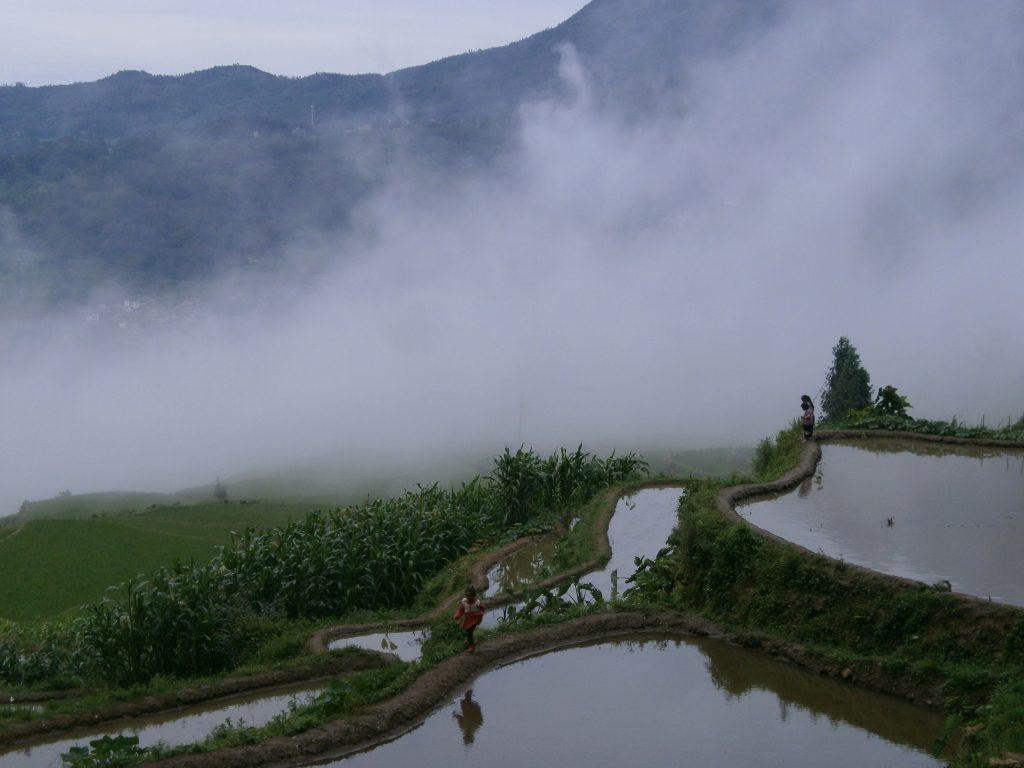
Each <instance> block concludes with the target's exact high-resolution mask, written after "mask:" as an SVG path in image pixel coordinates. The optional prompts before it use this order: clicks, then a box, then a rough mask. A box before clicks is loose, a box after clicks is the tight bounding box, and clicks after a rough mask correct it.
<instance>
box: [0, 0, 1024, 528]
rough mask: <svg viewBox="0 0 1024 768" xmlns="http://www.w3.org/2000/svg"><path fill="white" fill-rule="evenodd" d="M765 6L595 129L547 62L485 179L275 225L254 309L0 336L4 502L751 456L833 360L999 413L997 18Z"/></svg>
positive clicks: (1014, 378)
mask: <svg viewBox="0 0 1024 768" xmlns="http://www.w3.org/2000/svg"><path fill="white" fill-rule="evenodd" d="M786 8H787V9H788V12H786V13H783V14H782V15H781V16H780V17H779V19H778V20H777V21H776V23H774V24H772V25H771V26H769V27H766V28H765V29H764V30H763V31H762V32H761V33H760V34H757V35H754V36H752V37H751V38H750V39H748V40H746V41H745V43H744V44H743V45H741V46H737V47H736V48H735V49H734V50H731V51H729V52H728V53H727V54H723V55H717V56H711V57H708V58H706V59H701V60H699V61H695V62H692V63H691V65H690V67H689V69H688V71H687V72H686V73H685V75H686V77H685V78H683V77H679V78H676V82H680V83H684V84H685V88H686V91H685V93H684V94H667V96H673V97H679V96H681V98H667V99H666V101H668V102H671V103H684V104H686V109H685V110H684V112H683V113H681V114H677V113H669V112H666V113H664V114H661V115H652V116H650V118H649V119H645V120H640V121H638V120H636V119H625V118H624V117H623V116H621V115H618V114H616V113H615V112H614V110H609V109H607V108H606V107H604V106H598V104H599V103H600V100H598V99H595V98H593V93H592V87H593V86H592V84H591V80H590V78H589V77H588V73H587V71H586V68H585V67H584V66H582V65H581V64H580V62H579V61H578V60H577V58H576V57H575V56H574V54H573V51H572V50H571V49H565V50H563V51H562V55H563V70H562V75H563V77H564V78H565V80H566V83H567V85H568V86H569V90H570V92H571V93H572V94H573V95H572V96H571V97H570V98H569V99H567V100H565V101H559V102H540V103H532V104H524V105H523V106H522V128H521V132H520V135H519V136H518V140H517V142H516V148H515V150H514V151H513V153H512V154H511V155H510V156H509V157H508V158H506V160H505V162H504V163H503V164H501V165H500V167H499V170H494V169H490V170H488V171H487V172H486V173H485V172H472V171H468V172H464V173H458V174H456V173H455V172H451V173H447V174H445V175H444V176H443V177H442V178H432V177H430V176H429V175H426V176H417V175H416V173H414V172H413V171H412V170H410V169H406V170H407V172H405V173H401V174H396V177H395V178H396V182H395V183H392V184H389V185H385V186H384V187H383V188H382V189H380V190H379V191H378V192H377V194H375V195H374V196H373V198H372V199H371V200H369V201H368V202H367V203H366V204H365V205H364V206H363V207H362V209H361V210H360V211H359V213H358V215H357V216H356V217H355V218H356V220H357V221H358V222H359V227H358V228H357V229H356V230H355V231H354V232H352V233H351V235H350V236H348V237H346V238H344V239H330V238H326V239H325V238H323V237H320V238H318V237H317V234H318V233H311V232H302V231H296V232H295V237H294V242H293V244H292V246H291V247H290V249H289V256H290V257H294V258H295V259H296V260H297V261H301V260H302V259H304V258H306V257H307V256H309V255H310V254H309V252H310V251H314V250H315V251H316V252H317V255H318V256H322V257H327V259H328V260H332V261H333V262H334V263H336V267H334V268H333V269H331V270H330V271H329V272H328V273H326V274H325V275H324V276H323V279H322V280H321V281H320V282H319V284H318V285H317V286H316V287H315V288H308V289H304V291H305V292H304V293H303V294H302V296H301V298H300V300H298V301H295V302H292V303H290V304H289V303H285V302H283V303H282V304H281V305H279V306H278V307H277V308H276V309H275V310H274V311H273V312H271V313H266V312H263V311H261V310H259V309H256V308H254V309H253V310H252V311H250V312H239V311H237V310H235V311H232V312H230V313H227V312H224V311H223V307H224V306H225V305H226V303H227V302H226V300H225V297H227V296H230V295H232V294H234V293H236V292H237V291H238V290H240V289H239V287H238V286H237V285H233V284H224V285H214V286H210V289H209V294H208V296H207V297H206V298H205V299H204V300H203V301H201V302H200V305H199V309H198V310H197V313H196V316H195V317H194V318H193V319H192V320H191V322H190V323H188V324H185V325H181V326H178V327H172V328H164V329H153V330H152V331H150V332H148V333H147V334H146V335H144V336H143V337H142V338H135V337H133V338H132V339H131V340H130V341H124V342H123V343H122V342H119V343H116V344H114V343H111V344H107V343H98V342H95V341H94V340H91V339H90V338H89V337H88V336H87V335H86V334H85V332H84V331H83V329H82V318H81V317H80V316H76V315H71V316H68V317H36V318H32V319H31V320H26V321H25V322H24V323H23V324H22V325H21V326H20V330H19V331H18V332H17V333H14V332H11V333H4V334H3V335H0V346H2V347H3V349H2V352H3V354H2V355H0V374H2V377H0V381H2V382H3V387H4V389H3V392H4V397H3V399H2V403H3V405H4V406H5V407H6V413H5V414H4V418H3V423H4V428H3V429H2V430H0V497H2V499H7V500H9V501H6V502H4V503H5V504H6V505H7V506H8V510H9V511H14V510H13V509H10V506H11V505H12V504H13V506H15V507H16V505H17V501H19V500H20V499H24V498H29V499H36V498H45V497H49V496H52V495H54V494H55V493H56V492H57V491H58V490H60V489H64V488H67V489H70V490H73V491H74V492H87V491H100V490H175V489H176V488H180V487H185V486H189V485H196V484H200V483H212V482H213V480H214V478H215V477H217V476H220V477H224V478H231V477H232V476H235V475H236V474H239V473H244V472H246V471H249V470H253V469H257V468H261V467H272V466H276V465H282V464H285V463H287V462H290V461H299V460H302V459H313V458H316V457H323V456H332V457H334V461H335V466H342V465H352V464H359V465H360V466H362V465H364V464H369V463H373V462H378V464H379V466H391V467H394V466H397V465H398V464H399V463H401V462H403V461H406V460H409V461H414V460H415V459H417V458H419V459H423V458H425V457H426V458H431V457H438V456H442V455H444V454H446V453H447V452H452V451H457V450H459V449H460V448H463V449H465V448H466V447H471V448H472V449H473V450H478V451H481V452H484V453H486V454H488V455H496V454H499V453H500V452H501V450H502V449H503V447H504V446H506V445H510V446H513V447H514V446H517V445H518V444H519V443H526V444H528V445H532V446H535V447H537V448H538V450H541V451H542V452H544V451H547V450H550V449H553V448H554V447H557V446H560V445H564V446H568V447H570V448H571V447H574V446H575V445H576V444H577V443H580V442H582V443H583V444H584V445H585V447H590V448H601V449H604V448H610V447H615V448H616V449H618V450H620V451H626V450H640V451H643V450H647V449H648V448H652V447H670V448H700V447H714V446H733V445H746V446H751V445H755V444H756V443H757V442H758V440H760V439H761V438H763V437H765V436H768V435H773V434H775V432H777V431H778V430H779V429H781V428H782V427H784V426H785V425H786V424H788V423H789V422H790V420H791V419H795V418H796V417H797V416H798V415H799V396H800V395H801V394H804V393H808V394H810V395H811V397H812V398H814V399H815V401H817V400H818V397H819V393H820V391H821V388H822V386H823V385H824V383H825V377H826V374H827V371H828V368H829V365H830V364H831V361H832V347H833V346H834V345H835V344H836V342H837V341H838V339H839V338H840V336H847V337H849V339H850V340H851V342H852V343H853V344H854V346H855V347H856V348H857V350H858V351H859V353H860V356H861V359H862V362H863V364H864V365H865V367H866V368H867V370H868V371H869V373H870V375H871V383H872V385H873V386H875V387H879V386H884V385H894V386H896V387H897V388H898V389H899V391H900V393H901V394H904V395H906V396H907V397H908V398H909V400H910V402H911V404H912V406H913V410H912V411H911V414H912V415H914V416H918V417H921V418H929V419H945V420H948V419H951V418H954V417H956V418H958V419H960V420H963V421H967V422H968V423H979V422H981V421H982V420H983V419H985V420H987V423H988V424H990V425H991V424H993V423H1005V422H1006V421H1007V420H1008V419H1011V418H1012V419H1014V420H1016V419H1017V418H1019V417H1020V416H1021V414H1022V412H1024V396H1022V394H1021V393H1024V345H1021V344H1020V342H1019V333H1020V328H1021V327H1024V302H1022V301H1021V300H1020V286H1022V285H1024V259H1022V258H1021V257H1020V253H1021V244H1022V243H1024V217H1022V216H1021V215H1020V211H1021V210H1022V209H1024V163H1022V162H1020V152H1021V147H1022V146H1024V141H1022V139H1024V113H1022V111H1021V106H1020V93H1021V92H1022V85H1024V68H1022V65H1021V59H1020V55H1019V39H1020V31H1021V29H1022V19H1021V13H1020V11H1019V9H1018V8H1017V5H1016V3H1011V2H1005V3H1001V2H992V3H988V4H986V5H985V6H984V12H979V10H978V7H977V6H975V5H970V6H967V5H965V4H963V3H960V2H959V0H906V2H901V3H898V4H892V3H889V2H888V1H887V0H865V1H864V2H860V3H856V4H845V3H827V4H822V3H816V2H810V1H809V0H807V1H806V2H805V1H804V0H789V2H787V3H786ZM633 117H634V118H635V116H633ZM339 151H340V150H339ZM239 193H242V190H240V191H239ZM0 224H2V220H0ZM2 234H3V233H2V232H0V235H2ZM7 236H8V242H15V240H14V239H13V238H12V236H11V234H10V233H9V232H8V235H7ZM280 282H286V281H280ZM420 479H422V480H428V481H429V480H430V479H431V478H420ZM0 510H3V506H0Z"/></svg>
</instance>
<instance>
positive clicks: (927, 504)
mask: <svg viewBox="0 0 1024 768" xmlns="http://www.w3.org/2000/svg"><path fill="white" fill-rule="evenodd" d="M821 454H822V455H821V463H820V464H819V466H818V471H817V473H816V475H815V477H814V478H813V479H808V480H807V481H805V482H804V483H803V484H802V485H801V486H800V487H799V488H798V489H797V490H795V491H792V492H790V493H788V494H786V495H783V496H780V497H778V498H775V499H771V500H767V501H758V502H754V503H751V504H747V505H743V506H740V507H738V508H737V510H736V511H737V512H738V513H739V514H741V515H742V516H743V517H744V518H745V519H747V520H749V521H750V522H751V523H753V524H754V525H757V526H758V527H760V528H763V529H765V530H768V531H771V532H772V533H775V534H776V535H778V536H781V537H783V538H785V539H788V540H790V541H792V542H794V543H796V544H799V545H801V546H803V547H806V548H807V549H810V550H812V551H820V552H822V553H824V554H826V555H828V556H830V557H835V558H841V559H843V560H846V561H847V562H852V563H856V564H858V565H863V566H866V567H868V568H872V569H875V570H878V571H881V572H883V573H887V574H890V575H894V576H902V577H905V578H910V579H915V580H918V581H922V582H925V583H928V584H933V583H936V582H938V581H942V580H947V581H949V582H950V584H951V585H952V588H953V590H954V591H956V592H963V593H966V594H969V595H974V596H977V597H982V598H986V599H988V598H991V599H992V600H996V601H1002V602H1007V603H1012V604H1015V605H1024V569H1022V568H1021V567H1020V562H1021V552H1024V453H1022V452H1020V451H1015V452H1003V453H999V454H994V453H992V451H991V450H988V451H982V450H969V449H964V448H960V447H957V448H956V449H953V448H948V447H931V446H922V445H921V444H917V443H912V442H907V443H896V442H894V441H887V440H877V441H858V442H857V443H855V444H826V445H823V446H822V447H821Z"/></svg>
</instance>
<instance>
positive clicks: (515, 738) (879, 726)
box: [317, 638, 943, 768]
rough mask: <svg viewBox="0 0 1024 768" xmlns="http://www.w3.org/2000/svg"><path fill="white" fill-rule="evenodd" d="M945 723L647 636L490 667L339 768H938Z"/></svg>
mask: <svg viewBox="0 0 1024 768" xmlns="http://www.w3.org/2000/svg"><path fill="white" fill-rule="evenodd" d="M942 728H943V719H942V717H941V716H940V715H937V714H934V713H931V712H928V711H925V710H921V709H919V708H916V707H912V706H910V705H908V704H905V703H903V702H900V701H898V700H895V699H891V698H889V697H886V696H882V695H879V694H874V693H870V692H867V691H863V690H857V689H855V688H852V687H849V686H846V685H844V684H841V683H837V682H834V681H831V680H828V679H825V678H822V677H819V676H816V675H812V674H810V673H807V672H803V671H801V670H798V669H794V668H792V667H789V666H786V665H783V664H780V663H778V662H774V661H771V660H770V659H767V658H765V657H763V656H761V655H759V654H757V653H755V652H752V651H749V650H747V649H743V648H736V647H733V646H729V645H726V644H724V643H722V642H719V641H713V640H695V639H673V638H636V639H632V640H628V641H616V642H601V643H595V644H590V645H585V646H580V647H574V648H569V649H565V650H560V651H556V652H553V653H548V654H545V655H543V656H537V657H534V658H530V659H526V660H524V661H519V662H516V663H514V664H510V665H508V666H505V667H501V668H499V669H497V670H494V671H492V672H489V673H486V674H484V675H483V676H481V677H480V678H478V679H477V680H475V681H474V682H473V684H472V687H471V688H469V689H466V690H464V691H462V692H460V693H459V694H458V695H456V696H454V697H453V698H452V699H451V700H449V701H448V702H447V704H446V705H445V706H443V707H442V708H441V709H439V710H438V711H436V712H434V713H433V714H432V715H430V716H429V717H428V718H427V719H426V721H425V722H424V723H423V724H422V725H421V726H420V727H418V728H416V729H415V730H413V731H411V732H409V733H407V734H405V735H404V736H402V737H401V738H399V739H397V740H395V741H392V742H390V743H387V744H383V745H381V746H378V747H376V748H375V749H373V750H370V751H368V752H364V753H360V754H356V755H352V756H350V757H348V758H345V759H339V760H335V761H333V762H326V763H325V762H320V763H317V765H329V766H333V767H334V768H372V767H374V766H380V768H405V767H406V766H408V767H409V768H414V767H415V768H420V767H421V766H440V765H444V766H460V765H466V766H470V765H475V766H480V765H486V766H488V767H489V768H502V767H503V766H508V768H521V767H522V766H527V765H528V766H531V767H535V768H545V767H546V766H551V768H566V767H567V766H579V767H580V768H603V767H604V766H608V767H609V768H611V767H612V766H614V767H615V768H619V767H621V766H628V765H656V766H678V765H687V766H710V765H722V766H729V765H736V766H739V765H742V766H787V767H789V768H801V767H802V766H806V767H807V768H812V766H813V767H814V768H818V767H819V766H821V765H828V766H829V768H847V767H849V768H863V766H892V767H893V768H900V767H902V766H929V767H936V766H939V765H941V764H942V763H941V762H940V761H939V760H938V759H937V758H935V757H933V756H932V755H931V754H930V750H931V749H932V747H933V745H934V743H935V740H936V739H937V738H938V737H939V735H940V733H941V732H942Z"/></svg>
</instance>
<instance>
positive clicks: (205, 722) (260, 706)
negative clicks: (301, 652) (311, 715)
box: [0, 683, 324, 768]
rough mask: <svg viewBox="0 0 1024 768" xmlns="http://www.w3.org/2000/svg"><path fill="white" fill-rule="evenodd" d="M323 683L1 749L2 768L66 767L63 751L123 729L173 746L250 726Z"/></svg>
mask: <svg viewBox="0 0 1024 768" xmlns="http://www.w3.org/2000/svg"><path fill="white" fill-rule="evenodd" d="M323 688H324V684H323V683H317V684H316V686H315V687H314V686H311V685H310V684H309V683H306V684H304V685H297V686H292V687H289V688H282V689H279V690H278V691H277V692H275V694H274V695H272V696H268V695H267V694H266V693H265V692H264V693H263V694H259V695H253V694H250V695H249V696H244V697H243V696H238V697H232V698H230V699H219V700H217V701H212V702H208V703H206V704H203V705H198V706H194V707H188V708H183V709H180V710H177V711H175V712H164V713H161V714H160V715H154V716H151V717H142V718H136V719H133V720H132V723H131V726H130V727H126V726H124V725H120V726H118V725H110V726H107V727H105V728H97V729H91V730H81V731H78V732H75V733H71V734H63V735H62V736H61V739H60V741H50V742H45V743H39V744H36V745H35V746H27V747H26V746H22V747H18V748H16V749H12V750H9V751H7V752H0V768H60V767H61V766H62V765H63V763H62V761H61V759H60V756H61V753H63V752H67V751H68V750H69V749H71V747H74V746H83V747H84V746H88V744H89V742H90V741H92V740H94V739H99V738H102V737H103V736H116V735H118V734H124V735H126V736H138V737H139V746H141V747H149V746H153V745H154V744H156V743H157V742H160V741H162V742H165V743H166V744H169V745H171V746H178V745H180V744H191V743H192V742H195V741H200V740H202V739H204V738H206V737H207V736H208V735H209V734H210V733H211V732H212V731H213V729H214V728H215V727H217V726H218V725H221V724H222V723H224V722H225V720H227V719H230V720H231V721H232V722H233V723H234V724H236V725H238V724H239V723H243V722H244V724H245V725H247V726H257V725H264V724H265V723H268V722H270V720H271V719H272V718H273V717H275V716H276V715H279V714H281V713H282V712H284V711H285V710H287V709H288V707H289V705H290V704H291V703H292V702H295V703H296V704H304V703H307V702H309V701H311V700H312V699H313V698H314V697H315V696H316V694H318V693H319V692H320V691H321V690H323Z"/></svg>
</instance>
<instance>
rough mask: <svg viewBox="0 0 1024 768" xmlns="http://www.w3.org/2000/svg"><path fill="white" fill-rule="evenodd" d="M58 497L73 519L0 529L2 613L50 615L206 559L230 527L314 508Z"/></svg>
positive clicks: (266, 523) (283, 520) (280, 520)
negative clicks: (132, 503) (139, 507)
mask: <svg viewBox="0 0 1024 768" xmlns="http://www.w3.org/2000/svg"><path fill="white" fill-rule="evenodd" d="M96 496H100V495H99V494H97V495H96ZM103 497H104V498H105V497H106V495H103ZM82 499H84V500H85V503H84V504H81V503H79V501H80V500H82ZM58 501H60V502H63V506H61V507H60V509H61V511H63V512H66V513H68V514H69V515H70V516H72V517H73V518H75V519H67V520H59V519H38V520H36V519H33V520H30V521H28V522H26V523H22V524H20V525H13V526H9V527H6V528H0V562H2V563H3V564H4V566H3V572H4V578H3V581H2V583H0V618H3V619H10V620H14V621H36V620H41V619H51V618H55V617H57V616H60V615H62V614H65V613H66V612H68V611H70V610H72V609H74V608H76V607H78V606H80V605H83V604H85V603H88V602H92V601H95V600H98V599H100V598H101V597H102V596H103V593H104V591H105V590H106V589H107V588H108V587H110V586H111V585H115V584H120V583H121V582H124V581H126V580H127V579H129V578H133V577H135V576H137V575H138V574H142V573H148V572H150V571H152V570H154V569H156V568H160V567H171V566H172V565H173V564H174V561H175V560H195V561H197V562H206V561H208V560H210V559H211V558H212V557H213V556H214V555H215V554H216V553H217V547H218V546H223V545H227V544H230V543H231V532H232V531H244V530H245V529H246V528H249V527H253V526H261V527H276V526H283V525H286V524H287V523H288V522H289V521H290V520H297V519H301V518H304V517H305V516H306V515H307V514H309V512H310V511H311V509H312V507H311V506H310V505H309V504H298V503H289V502H250V503H229V504H224V503H207V504H195V505H189V506H171V507H157V508H151V509H147V510H146V511H144V512H139V513H123V514H98V515H97V513H96V512H94V511H92V510H104V509H106V507H105V506H100V505H97V506H94V505H93V502H94V501H95V498H94V496H92V495H90V496H89V497H70V498H67V499H59V500H58ZM55 510H56V508H55V509H51V510H49V511H51V512H52V511H55ZM85 510H89V511H90V514H89V516H88V517H86V516H85V515H84V514H83V513H84V511H85ZM94 515H95V516H94Z"/></svg>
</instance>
